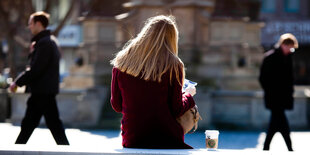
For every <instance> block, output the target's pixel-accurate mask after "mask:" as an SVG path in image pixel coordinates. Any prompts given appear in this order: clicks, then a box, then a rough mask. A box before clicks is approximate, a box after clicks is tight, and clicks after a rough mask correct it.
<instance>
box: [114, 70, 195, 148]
mask: <svg viewBox="0 0 310 155" xmlns="http://www.w3.org/2000/svg"><path fill="white" fill-rule="evenodd" d="M111 104H112V107H113V109H114V110H115V111H116V112H121V113H122V114H123V118H122V121H121V124H122V127H121V128H122V133H121V134H122V137H123V147H127V148H153V149H155V148H158V149H159V148H163V149H190V148H192V147H191V146H189V145H187V144H185V143H184V131H183V128H182V127H181V125H180V124H179V123H178V122H177V121H176V118H177V117H180V116H181V115H183V114H184V112H186V111H187V110H189V109H190V108H192V107H194V105H195V102H194V100H193V97H192V96H191V95H190V94H188V93H183V94H182V87H181V85H180V84H179V83H178V82H177V80H176V78H173V79H172V83H171V84H170V76H169V74H168V73H165V74H164V75H163V76H162V81H161V82H160V83H159V82H154V81H145V80H143V79H141V78H139V77H134V76H131V75H129V74H127V73H124V72H121V71H120V70H119V69H117V68H113V70H112V83H111Z"/></svg>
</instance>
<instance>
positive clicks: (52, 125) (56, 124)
mask: <svg viewBox="0 0 310 155" xmlns="http://www.w3.org/2000/svg"><path fill="white" fill-rule="evenodd" d="M42 116H44V118H45V123H46V125H47V127H48V128H49V129H50V131H51V133H52V135H53V137H54V139H55V141H56V143H57V144H58V145H69V142H68V140H67V137H66V134H65V130H64V128H63V125H62V122H61V120H60V119H59V112H58V108H57V103H56V95H42V94H40V95H37V94H32V95H31V96H30V97H29V99H28V101H27V110H26V114H25V117H24V119H23V121H22V124H21V131H20V133H19V135H18V137H17V140H16V142H15V143H16V144H26V143H27V141H28V139H29V137H30V136H31V134H32V132H33V131H34V129H35V128H36V127H37V126H38V125H39V123H40V119H41V117H42Z"/></svg>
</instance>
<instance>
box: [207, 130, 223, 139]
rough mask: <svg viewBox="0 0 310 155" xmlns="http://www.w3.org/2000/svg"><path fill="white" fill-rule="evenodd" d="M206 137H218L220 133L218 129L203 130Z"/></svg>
mask: <svg viewBox="0 0 310 155" xmlns="http://www.w3.org/2000/svg"><path fill="white" fill-rule="evenodd" d="M205 134H206V138H212V139H213V138H218V135H219V134H220V133H219V131H218V130H206V132H205Z"/></svg>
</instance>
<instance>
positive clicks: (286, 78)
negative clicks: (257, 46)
mask: <svg viewBox="0 0 310 155" xmlns="http://www.w3.org/2000/svg"><path fill="white" fill-rule="evenodd" d="M295 48H298V42H297V39H296V38H295V36H294V35H292V34H290V33H286V34H283V35H281V37H280V39H279V41H278V43H277V44H276V45H275V48H274V49H272V50H270V51H268V52H266V53H265V54H264V60H263V64H262V66H261V71H260V76H259V82H260V84H261V86H262V88H263V90H264V97H265V106H266V108H267V109H269V110H271V119H270V122H269V127H268V131H267V136H266V139H265V143H264V148H263V149H264V150H269V146H270V142H271V140H272V137H273V136H274V134H275V133H276V132H278V131H279V132H280V133H281V134H282V136H283V138H284V140H285V143H286V145H287V148H288V150H289V151H293V149H292V142H291V138H290V128H289V124H288V120H287V118H286V115H285V110H286V109H289V110H291V109H293V104H294V98H293V93H294V87H293V85H294V79H293V63H292V52H294V50H295Z"/></svg>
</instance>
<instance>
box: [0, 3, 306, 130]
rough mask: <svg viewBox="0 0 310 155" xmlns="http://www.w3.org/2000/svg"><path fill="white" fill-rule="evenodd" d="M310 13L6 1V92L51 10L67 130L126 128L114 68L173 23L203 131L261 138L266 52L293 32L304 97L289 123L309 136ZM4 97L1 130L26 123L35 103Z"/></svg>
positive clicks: (1, 64)
mask: <svg viewBox="0 0 310 155" xmlns="http://www.w3.org/2000/svg"><path fill="white" fill-rule="evenodd" d="M309 3H310V2H309V1H307V0H156V1H154V0H113V1H109V0H25V1H19V0H1V1H0V4H1V5H0V7H1V8H0V10H1V11H0V17H1V18H0V20H1V23H4V24H2V25H0V29H1V31H0V40H1V43H2V48H1V49H0V51H1V53H0V69H1V71H3V74H2V77H5V78H2V79H4V80H2V81H4V82H3V83H4V84H3V87H5V86H7V85H6V84H5V83H7V82H9V81H10V80H8V81H7V80H6V79H7V78H9V77H13V78H14V77H15V76H16V75H18V73H19V72H21V71H22V70H23V69H24V66H25V65H26V64H27V61H28V60H27V55H28V51H29V40H30V37H31V36H30V33H29V32H28V31H27V30H26V26H27V21H28V18H29V15H30V14H31V13H32V12H34V11H39V10H45V11H47V12H48V13H50V14H51V25H50V29H52V30H53V32H54V34H55V35H56V36H57V38H58V41H59V45H60V48H61V53H62V60H61V81H62V83H61V88H62V92H61V94H60V95H59V98H58V99H59V107H60V113H61V114H63V115H62V116H61V117H62V118H63V120H64V123H65V124H67V125H69V126H76V127H85V126H88V127H89V126H97V127H98V126H99V127H107V126H110V127H111V126H112V127H115V128H118V127H119V119H120V115H116V114H115V112H113V111H112V110H111V107H110V104H109V97H110V96H109V95H110V92H109V87H110V86H109V85H110V80H111V69H112V66H111V65H110V60H111V59H112V58H113V57H114V56H115V54H116V52H118V51H119V50H121V48H122V47H123V45H124V44H125V43H126V42H127V41H128V40H130V39H131V38H133V37H134V36H136V34H137V33H138V32H139V31H140V29H141V28H142V27H143V24H144V22H145V20H146V19H147V18H149V17H152V16H155V15H160V14H165V15H174V16H175V17H176V21H177V25H178V28H179V31H180V40H179V55H180V57H181V59H182V60H183V61H184V63H185V66H186V68H187V70H186V73H187V76H186V78H188V79H191V80H193V81H196V82H198V87H197V91H198V94H197V95H196V96H195V99H196V101H197V104H198V105H199V107H200V109H201V110H200V111H202V112H201V113H202V115H203V117H205V118H206V119H204V121H202V122H201V124H200V125H201V126H202V127H204V128H207V127H208V128H212V127H213V128H217V127H226V128H227V127H228V128H234V127H236V128H239V127H241V128H253V129H260V128H263V127H265V126H266V125H267V123H268V119H269V113H268V111H266V110H265V109H264V105H263V101H262V92H261V88H260V86H259V84H258V81H257V78H258V74H259V67H260V64H261V61H262V58H263V52H264V51H266V50H268V49H270V48H271V47H272V46H273V44H274V43H275V42H276V41H277V39H278V38H279V36H280V35H281V34H283V33H288V32H290V33H293V34H294V35H295V36H296V37H297V39H298V40H299V42H300V48H299V49H298V50H297V51H296V53H295V54H294V60H295V63H294V67H295V71H296V72H295V77H296V81H295V83H296V85H302V86H303V87H298V88H297V90H298V92H297V93H296V95H295V96H296V102H298V104H297V106H296V108H295V110H294V111H292V112H291V113H290V114H289V119H291V120H293V121H292V122H293V123H292V124H293V126H294V127H295V128H306V127H308V124H309V123H308V122H309V116H310V110H307V109H310V108H309V104H308V99H307V98H308V96H307V95H306V93H304V92H307V90H308V89H307V88H308V87H307V86H308V85H309V84H310V83H309V82H310V81H309V80H310V64H309V62H310V61H308V59H310V56H309V47H310V46H309V45H310V37H309V36H310V35H309V34H310V20H309V19H310V8H309V7H310V4H309ZM8 8H10V9H8ZM5 68H9V70H10V72H9V71H8V69H7V70H5ZM0 79H1V78H0ZM299 90H300V91H299ZM309 92H310V91H309ZM2 94H6V92H5V91H3V93H2ZM309 94H310V93H309ZM3 96H4V98H5V100H4V99H3V100H2V99H1V102H3V105H5V106H3V107H4V108H2V109H5V110H3V111H4V113H3V116H1V115H0V121H4V120H5V119H8V120H10V121H12V122H13V123H18V122H20V119H21V117H22V116H23V110H24V108H25V105H24V103H25V99H26V97H27V94H22V93H20V94H10V97H8V95H3ZM1 104H2V103H1ZM68 111H70V112H68ZM0 113H1V112H0Z"/></svg>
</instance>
